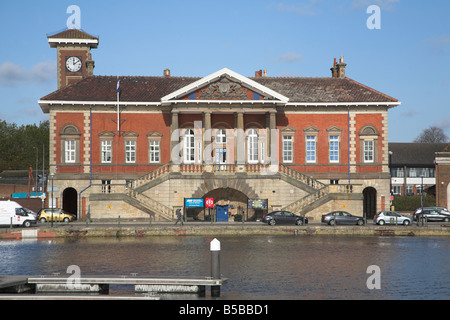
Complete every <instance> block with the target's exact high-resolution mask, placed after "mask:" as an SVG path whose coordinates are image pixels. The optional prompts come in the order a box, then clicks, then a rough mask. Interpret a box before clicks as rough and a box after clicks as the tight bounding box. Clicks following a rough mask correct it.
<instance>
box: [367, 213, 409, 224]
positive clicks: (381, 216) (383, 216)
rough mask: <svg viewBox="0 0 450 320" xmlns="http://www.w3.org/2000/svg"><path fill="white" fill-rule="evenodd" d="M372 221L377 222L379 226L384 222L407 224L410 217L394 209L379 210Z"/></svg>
mask: <svg viewBox="0 0 450 320" xmlns="http://www.w3.org/2000/svg"><path fill="white" fill-rule="evenodd" d="M373 222H374V223H375V224H379V225H380V226H382V225H384V224H386V223H388V224H403V225H405V226H409V225H410V224H411V223H412V219H411V218H410V217H407V216H404V215H402V214H400V213H398V212H395V211H380V212H378V213H377V215H376V216H375V218H374V219H373Z"/></svg>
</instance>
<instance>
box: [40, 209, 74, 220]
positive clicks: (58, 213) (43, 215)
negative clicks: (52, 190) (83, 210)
mask: <svg viewBox="0 0 450 320" xmlns="http://www.w3.org/2000/svg"><path fill="white" fill-rule="evenodd" d="M52 210H53V221H64V222H70V221H73V220H74V216H73V215H72V214H70V213H68V212H66V211H64V210H62V209H41V210H39V213H38V214H39V221H40V222H47V221H51V220H52Z"/></svg>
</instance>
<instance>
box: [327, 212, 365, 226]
mask: <svg viewBox="0 0 450 320" xmlns="http://www.w3.org/2000/svg"><path fill="white" fill-rule="evenodd" d="M321 221H322V223H327V224H329V225H332V226H333V225H335V224H354V225H358V226H362V225H363V224H364V218H363V217H358V216H354V215H352V214H351V213H348V212H346V211H332V212H330V213H328V214H325V215H323V216H322V220H321Z"/></svg>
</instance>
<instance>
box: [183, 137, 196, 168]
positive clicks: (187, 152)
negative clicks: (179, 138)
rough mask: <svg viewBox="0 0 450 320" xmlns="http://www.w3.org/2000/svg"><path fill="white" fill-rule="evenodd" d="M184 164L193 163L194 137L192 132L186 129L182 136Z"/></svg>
mask: <svg viewBox="0 0 450 320" xmlns="http://www.w3.org/2000/svg"><path fill="white" fill-rule="evenodd" d="M183 140H184V141H183V159H184V163H195V136H194V130H192V129H187V130H186V131H185V132H184V136H183Z"/></svg>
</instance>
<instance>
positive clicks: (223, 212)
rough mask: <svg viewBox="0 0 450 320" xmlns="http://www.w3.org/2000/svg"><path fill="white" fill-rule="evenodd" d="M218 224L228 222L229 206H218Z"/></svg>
mask: <svg viewBox="0 0 450 320" xmlns="http://www.w3.org/2000/svg"><path fill="white" fill-rule="evenodd" d="M216 215H217V222H228V206H219V205H217V206H216Z"/></svg>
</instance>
